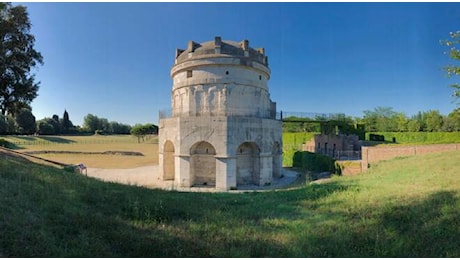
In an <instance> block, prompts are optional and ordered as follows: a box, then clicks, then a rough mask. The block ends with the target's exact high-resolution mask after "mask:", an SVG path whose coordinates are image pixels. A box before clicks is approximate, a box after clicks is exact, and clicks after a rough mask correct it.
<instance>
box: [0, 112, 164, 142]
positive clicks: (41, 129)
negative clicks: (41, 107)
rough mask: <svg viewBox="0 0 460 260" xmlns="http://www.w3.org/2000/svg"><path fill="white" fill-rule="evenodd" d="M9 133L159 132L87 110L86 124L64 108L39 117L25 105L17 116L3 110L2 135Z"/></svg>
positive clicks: (1, 120) (0, 127) (150, 127)
mask: <svg viewBox="0 0 460 260" xmlns="http://www.w3.org/2000/svg"><path fill="white" fill-rule="evenodd" d="M9 134H26V135H31V134H40V135H66V134H101V135H102V134H132V135H134V136H136V137H138V138H140V139H144V137H145V136H146V135H151V134H158V126H156V125H154V124H143V125H142V124H136V125H134V126H131V125H129V124H124V123H120V122H117V121H109V120H108V119H107V118H103V117H98V116H95V115H93V114H88V115H86V116H85V117H84V119H83V125H82V126H79V125H74V124H73V123H72V121H71V120H70V116H69V113H68V112H67V110H64V114H63V115H62V117H59V116H58V115H56V114H54V115H52V116H51V117H45V118H43V119H40V120H38V121H36V119H35V116H34V115H33V113H32V111H31V110H30V109H28V108H23V109H21V110H20V111H18V113H17V114H16V115H15V116H12V115H8V116H5V115H2V114H0V135H9Z"/></svg>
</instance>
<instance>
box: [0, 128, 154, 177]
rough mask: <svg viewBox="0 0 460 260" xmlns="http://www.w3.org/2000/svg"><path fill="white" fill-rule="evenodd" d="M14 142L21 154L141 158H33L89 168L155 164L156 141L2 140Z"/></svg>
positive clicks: (121, 138) (118, 137)
mask: <svg viewBox="0 0 460 260" xmlns="http://www.w3.org/2000/svg"><path fill="white" fill-rule="evenodd" d="M3 138H4V139H7V140H8V141H10V142H13V143H16V144H17V146H18V147H19V148H21V149H20V151H21V152H29V151H74V152H75V151H77V152H105V151H126V152H140V153H142V154H143V155H144V156H127V155H105V154H58V153H47V154H45V153H42V154H36V156H39V157H42V158H45V159H49V160H53V161H58V162H62V163H68V164H80V163H83V164H85V165H86V166H87V167H91V168H107V169H126V168H135V167H140V166H146V165H155V164H158V144H157V138H156V137H153V138H151V139H150V140H148V141H146V142H142V143H138V141H137V138H135V137H132V136H123V135H115V136H50V137H6V138H5V137H3Z"/></svg>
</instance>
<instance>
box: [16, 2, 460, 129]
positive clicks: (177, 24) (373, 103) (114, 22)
mask: <svg viewBox="0 0 460 260" xmlns="http://www.w3.org/2000/svg"><path fill="white" fill-rule="evenodd" d="M20 4H22V5H25V6H27V9H28V12H29V16H30V19H31V21H32V24H33V27H32V33H33V34H34V35H35V37H36V45H35V47H36V49H37V50H38V51H40V52H41V53H42V55H43V57H44V62H45V63H44V65H43V66H41V67H39V69H38V70H37V71H36V77H37V80H39V81H40V82H41V87H40V90H39V96H38V98H36V99H35V100H34V101H33V103H32V108H33V113H34V114H35V116H36V118H37V120H38V119H41V118H44V117H51V116H52V115H53V114H58V115H59V116H62V114H63V112H64V109H67V111H68V112H69V115H70V119H71V120H72V121H73V123H74V124H77V125H81V124H82V123H83V118H84V116H85V115H87V114H88V113H91V114H94V115H97V116H99V117H104V118H107V119H109V120H110V121H118V122H121V123H127V124H131V125H134V124H135V123H147V122H149V123H155V124H157V123H158V111H159V110H160V109H167V108H169V107H170V106H171V104H170V101H171V97H170V95H171V87H172V81H171V78H170V76H169V72H170V69H171V67H172V65H173V63H174V54H175V49H176V48H186V46H187V42H188V41H189V40H194V41H196V42H206V41H210V40H212V39H214V37H215V36H221V37H222V39H223V40H234V41H241V40H243V39H248V40H249V44H250V46H252V47H264V48H265V50H266V54H267V55H268V56H269V66H270V69H271V71H272V74H271V79H270V81H269V83H268V84H269V88H270V93H271V99H272V100H273V101H275V102H277V107H278V110H283V111H291V112H321V113H345V114H347V115H350V116H362V115H363V113H362V112H363V111H364V110H373V109H374V108H375V107H378V106H386V107H392V108H393V109H394V110H395V111H398V112H404V113H406V114H407V115H408V116H411V115H413V114H416V113H417V112H418V111H427V110H430V109H436V110H439V111H440V112H441V113H442V114H448V113H449V112H451V111H452V110H453V109H454V108H455V106H456V105H455V103H453V102H452V101H453V100H452V97H451V94H452V90H451V89H450V88H449V87H448V85H449V84H450V83H452V82H453V81H455V80H453V79H448V78H447V77H446V76H445V74H444V72H443V70H442V67H443V66H445V65H446V64H449V63H452V62H451V60H450V59H449V57H448V56H447V55H446V54H444V52H445V51H446V50H447V49H446V47H444V46H441V45H440V43H439V40H441V39H447V38H448V37H449V32H451V31H457V30H460V4H459V3H107V2H106V3H38V2H34V3H20Z"/></svg>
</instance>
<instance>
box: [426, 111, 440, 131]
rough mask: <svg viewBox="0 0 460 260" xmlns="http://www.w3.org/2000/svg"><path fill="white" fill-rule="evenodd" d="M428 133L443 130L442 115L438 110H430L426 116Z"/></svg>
mask: <svg viewBox="0 0 460 260" xmlns="http://www.w3.org/2000/svg"><path fill="white" fill-rule="evenodd" d="M425 118H426V131H428V132H436V131H440V130H441V128H442V115H441V114H440V113H439V111H437V110H430V111H428V112H427V113H426V114H425Z"/></svg>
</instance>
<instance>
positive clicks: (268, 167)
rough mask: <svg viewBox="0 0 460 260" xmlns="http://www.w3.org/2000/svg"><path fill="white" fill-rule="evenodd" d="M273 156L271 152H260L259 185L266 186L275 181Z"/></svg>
mask: <svg viewBox="0 0 460 260" xmlns="http://www.w3.org/2000/svg"><path fill="white" fill-rule="evenodd" d="M272 165H273V156H272V155H271V153H261V154H260V175H259V176H260V178H259V186H264V185H267V184H269V183H272V181H273V167H272Z"/></svg>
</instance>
